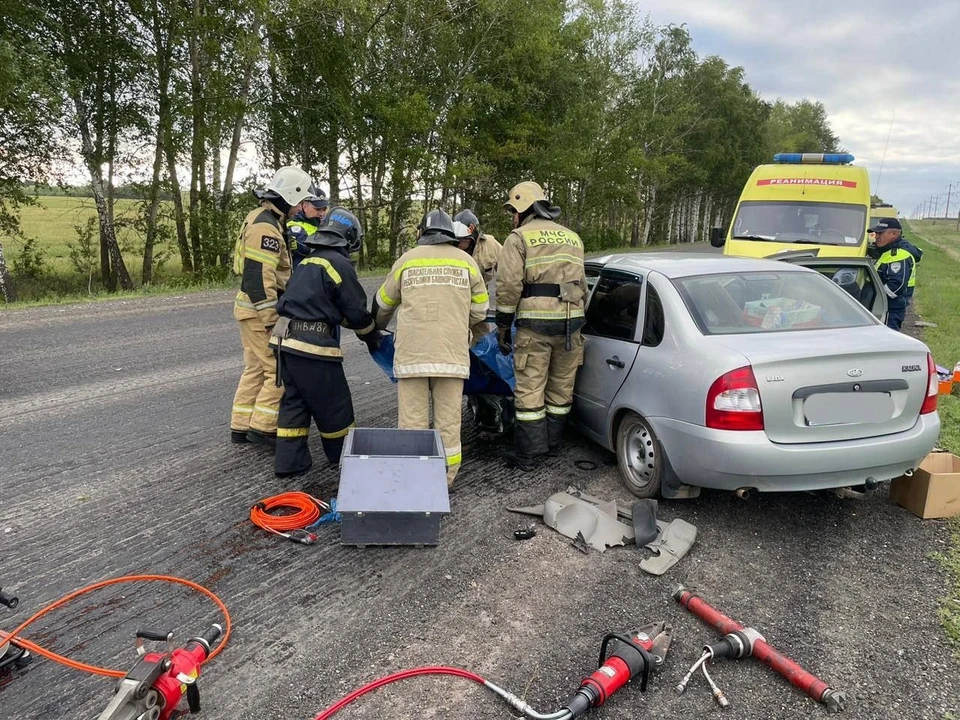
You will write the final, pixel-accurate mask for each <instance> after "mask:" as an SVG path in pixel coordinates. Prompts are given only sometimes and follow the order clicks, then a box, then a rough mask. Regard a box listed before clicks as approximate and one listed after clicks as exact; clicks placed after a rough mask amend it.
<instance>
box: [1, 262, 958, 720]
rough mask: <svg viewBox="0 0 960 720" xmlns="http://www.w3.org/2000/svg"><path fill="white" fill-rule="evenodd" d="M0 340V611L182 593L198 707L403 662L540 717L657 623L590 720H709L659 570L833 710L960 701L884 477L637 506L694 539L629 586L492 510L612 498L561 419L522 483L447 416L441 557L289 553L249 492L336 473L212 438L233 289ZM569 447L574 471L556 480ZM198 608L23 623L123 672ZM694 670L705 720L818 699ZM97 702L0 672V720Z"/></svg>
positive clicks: (440, 693) (371, 699)
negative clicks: (288, 471) (736, 626)
mask: <svg viewBox="0 0 960 720" xmlns="http://www.w3.org/2000/svg"><path fill="white" fill-rule="evenodd" d="M375 284H376V283H375V281H366V285H367V287H368V290H370V289H372V288H374V287H375ZM0 348H2V352H0V417H2V418H3V424H2V431H0V433H2V434H0V478H2V479H0V585H2V586H3V588H4V589H5V590H7V591H13V592H14V593H16V594H18V595H19V596H20V599H21V604H20V607H19V608H18V609H17V610H16V611H13V612H11V611H6V610H3V609H2V608H0V611H2V613H0V620H2V625H3V626H4V627H6V628H8V629H9V628H11V627H12V626H13V625H16V624H17V623H18V622H19V621H21V620H23V619H25V618H26V617H27V616H28V615H29V614H30V613H31V612H33V611H34V610H36V609H39V608H40V607H42V606H44V605H45V604H47V603H49V602H51V601H53V600H55V599H57V598H59V597H60V596H61V595H63V594H65V593H66V592H68V591H70V590H73V589H75V588H78V587H80V586H83V585H86V584H88V583H91V582H94V581H98V580H102V579H105V578H109V577H114V576H119V575H125V574H130V573H158V574H173V575H178V576H182V577H184V578H188V579H190V580H194V581H197V582H200V583H202V584H204V585H206V586H207V587H209V588H210V589H211V590H213V591H214V592H216V593H217V594H218V595H219V596H220V597H221V598H223V600H224V601H225V602H226V604H227V606H228V607H229V608H230V611H231V613H232V615H233V622H234V632H233V636H232V637H231V639H230V642H229V644H228V646H227V647H226V649H225V651H224V652H223V654H222V655H221V656H220V657H218V658H217V659H216V660H214V661H213V662H212V663H211V664H209V665H208V666H207V667H206V668H205V672H204V675H203V677H202V679H201V688H202V694H203V707H204V713H203V715H202V717H205V718H208V719H209V720H215V719H218V718H223V719H227V718H230V719H231V720H245V719H250V720H253V719H254V718H256V719H257V720H263V719H265V718H266V719H276V720H300V719H303V720H309V719H310V718H313V717H314V716H315V715H316V714H317V713H318V712H319V711H320V710H322V709H324V708H325V707H327V706H328V705H330V704H331V703H333V702H334V701H335V700H336V699H338V698H339V697H340V696H342V695H343V694H345V693H347V692H348V691H350V690H351V689H352V688H354V687H355V686H358V685H360V684H361V683H364V682H366V681H369V680H372V679H374V678H376V677H378V676H380V675H382V674H385V673H389V672H393V671H396V670H399V669H403V668H408V667H413V666H418V665H427V664H447V665H455V666H460V667H465V668H468V669H472V670H474V671H476V672H478V673H480V674H481V675H484V676H485V677H487V678H489V679H490V680H491V681H493V682H496V683H497V684H499V685H501V686H503V687H506V688H508V689H511V690H513V691H514V692H516V693H517V694H520V695H523V696H525V697H526V698H527V699H528V701H529V702H531V703H532V704H533V705H534V706H536V707H538V708H539V709H542V710H543V711H552V710H554V709H556V708H557V707H559V706H560V705H561V704H562V703H564V702H565V701H567V700H568V699H569V697H570V695H571V694H572V693H573V691H574V690H575V689H576V688H577V687H578V685H579V682H580V680H581V678H582V677H584V676H585V675H587V674H589V673H590V672H592V671H593V669H595V663H596V659H597V658H596V656H597V651H598V648H599V643H600V640H601V638H602V637H603V635H604V634H605V633H607V632H608V631H629V630H630V629H631V628H634V627H637V626H639V625H642V624H644V623H646V622H648V621H652V620H661V619H663V620H667V621H669V622H671V623H673V625H674V629H675V640H674V644H673V646H672V648H671V650H670V653H669V655H668V657H667V662H666V665H665V667H664V668H662V670H660V671H659V672H658V673H657V674H656V675H655V676H654V677H653V678H652V680H651V682H650V686H649V689H648V691H647V692H646V693H641V692H640V690H639V688H638V687H628V688H626V689H624V690H622V691H621V692H620V693H619V694H617V695H616V696H614V697H613V698H612V699H611V700H610V702H609V703H608V705H607V706H606V707H604V708H602V709H600V710H598V711H595V712H594V713H593V714H592V716H594V717H599V718H626V717H635V716H650V717H660V718H680V717H694V716H713V717H720V716H721V711H720V709H719V708H718V707H717V706H716V705H715V704H714V701H713V699H712V697H711V695H710V693H709V691H708V690H707V688H706V686H705V683H704V682H703V679H702V677H698V678H697V679H696V680H695V681H694V682H693V683H692V684H691V687H690V688H689V689H688V690H687V693H686V694H685V695H683V696H680V697H678V696H677V695H675V694H674V692H673V686H674V685H675V684H676V683H677V682H678V680H679V679H680V677H681V676H682V675H683V673H684V672H685V670H686V667H687V666H689V664H690V663H691V662H693V660H694V659H695V658H696V657H697V656H698V654H699V650H700V648H701V646H702V645H703V644H704V643H707V642H711V641H713V640H714V639H715V638H716V636H715V634H714V632H713V631H712V630H710V629H709V628H707V627H706V626H705V625H703V624H702V623H700V621H698V620H697V619H695V618H693V617H692V616H689V615H687V614H686V612H685V611H684V610H682V609H681V608H680V607H679V606H678V605H677V604H676V603H675V602H674V601H673V600H672V599H671V598H670V595H671V591H672V590H673V588H674V586H675V585H676V584H677V583H679V582H683V583H685V584H686V585H688V586H692V587H695V588H696V589H697V590H698V591H699V592H700V593H701V594H702V595H703V596H704V597H705V598H706V599H708V600H709V601H711V602H713V603H714V604H715V605H716V606H717V607H719V608H720V609H721V610H723V611H725V612H726V613H727V614H729V615H731V616H733V617H735V618H737V619H740V620H742V621H745V622H747V623H748V624H752V625H754V626H755V627H757V628H758V629H760V630H761V632H763V634H764V635H765V636H766V638H767V639H768V640H769V641H770V642H771V643H772V644H774V645H775V646H777V647H778V648H780V649H781V650H782V651H784V652H785V653H787V654H788V655H790V656H792V657H793V658H795V659H796V660H797V661H799V662H800V663H801V664H803V665H804V666H805V667H806V668H808V669H809V670H811V671H812V672H814V673H816V674H818V675H820V676H821V677H822V678H824V679H825V680H826V681H827V682H828V683H830V684H831V685H832V686H833V687H835V688H838V689H842V690H846V691H847V692H848V693H849V698H850V700H849V707H848V710H847V712H846V713H845V715H846V716H847V717H851V718H901V717H910V718H930V719H937V720H940V719H942V718H944V717H948V716H949V715H947V714H948V713H953V714H957V713H960V665H958V664H957V662H956V660H955V659H954V658H953V657H952V656H951V652H950V649H949V647H948V646H947V643H946V641H945V638H944V635H943V632H942V631H941V628H940V626H939V624H938V622H937V617H936V613H937V607H938V603H939V598H941V597H943V596H944V595H945V580H944V578H943V577H942V576H941V574H940V573H939V571H938V570H937V567H936V563H935V562H934V561H933V560H932V559H930V557H929V554H930V553H931V552H935V551H937V550H942V549H944V548H945V547H946V543H947V539H948V532H947V529H946V527H945V526H944V524H942V523H939V522H935V521H926V522H925V521H921V520H919V519H917V518H915V517H914V516H912V515H910V514H908V513H907V512H906V511H904V510H902V509H900V508H898V507H896V506H894V505H891V504H889V503H888V501H887V498H886V488H885V487H884V488H882V489H881V490H880V491H878V492H877V493H876V494H875V495H873V496H872V497H870V498H868V499H866V500H843V499H840V498H838V497H836V496H834V495H832V494H817V495H813V494H797V495H765V496H759V497H755V498H753V499H750V500H748V501H740V500H737V499H736V498H735V497H733V496H732V495H729V494H720V493H715V492H704V493H703V494H702V496H701V497H700V498H699V499H698V500H695V501H685V502H662V503H661V507H660V516H661V517H662V518H665V519H673V518H675V517H681V518H684V519H685V520H687V521H689V522H692V523H694V524H695V525H696V526H697V527H698V528H699V531H700V535H699V538H698V540H697V543H696V545H695V546H694V548H693V550H692V551H691V553H690V555H688V556H687V557H686V558H685V559H684V560H683V561H682V562H681V563H680V564H679V565H678V566H677V567H675V568H674V569H673V570H672V571H670V572H669V573H668V574H667V575H665V576H663V577H661V578H654V577H651V576H647V575H645V574H644V573H642V572H641V571H640V569H639V561H640V559H641V552H640V551H638V550H637V549H636V548H634V547H622V548H614V549H610V550H608V551H607V552H605V553H603V554H602V555H601V554H597V553H592V554H589V555H587V554H583V553H581V552H579V551H578V550H577V549H575V548H573V547H572V546H571V545H570V544H569V543H568V542H567V541H566V540H565V539H564V538H562V537H560V536H559V535H557V534H555V533H554V532H553V531H551V530H549V529H547V528H544V527H542V526H541V527H540V528H539V532H538V534H537V536H536V537H535V538H533V539H532V540H528V541H525V542H517V541H515V540H514V539H513V537H512V533H513V531H514V530H515V529H517V528H519V527H522V526H525V525H527V524H528V523H529V520H528V519H526V518H524V517H521V516H517V515H513V514H511V513H508V512H506V510H505V507H506V506H507V505H526V504H534V503H537V502H541V501H542V500H543V499H545V498H546V497H547V496H549V495H550V494H551V493H553V492H555V491H557V490H562V489H564V488H565V487H566V486H567V485H570V484H573V485H576V486H578V487H580V488H582V489H584V490H586V491H588V492H590V493H592V494H594V495H597V496H600V497H604V498H609V499H613V498H615V497H619V498H621V499H624V500H628V499H629V495H628V493H626V491H625V490H623V489H622V488H621V486H620V485H619V481H618V479H617V474H616V469H615V467H614V466H613V458H612V456H610V455H609V454H607V453H605V452H604V451H602V450H600V449H599V448H598V447H596V446H594V445H592V444H591V443H589V442H588V441H585V440H583V439H580V438H578V437H577V436H575V435H573V434H571V435H570V437H569V439H568V443H567V445H566V448H565V450H564V452H563V454H562V456H561V457H558V458H555V459H552V460H550V461H549V462H548V464H546V465H545V466H544V467H543V468H542V469H541V470H540V471H539V472H537V473H536V474H533V475H522V474H518V473H515V472H512V471H510V470H507V469H506V468H505V467H504V466H503V465H502V464H501V460H500V448H501V445H500V444H498V442H496V441H492V440H490V439H485V438H481V437H479V436H478V435H477V434H475V433H473V432H472V430H471V429H469V428H467V430H466V432H465V436H464V468H463V471H462V472H461V475H460V478H459V480H458V487H457V489H456V492H455V493H454V495H453V496H452V504H453V511H452V514H451V515H450V516H449V517H448V518H446V519H445V521H444V523H443V528H442V533H441V543H440V546H439V547H437V548H433V549H429V548H428V549H415V548H401V549H382V548H366V549H357V548H352V547H343V546H341V545H340V544H339V542H338V531H337V529H336V528H335V527H327V528H325V529H324V530H323V531H322V532H321V540H320V542H319V543H318V544H317V545H315V546H311V547H304V546H299V545H294V544H293V543H289V542H287V541H285V540H282V539H278V538H274V537H272V536H268V535H267V534H265V533H263V532H261V531H260V530H258V529H256V528H254V527H253V526H252V525H251V524H250V523H249V521H248V520H247V515H248V512H249V509H250V506H251V505H252V504H253V503H255V502H256V501H257V500H258V499H260V498H263V497H265V496H268V495H273V494H275V493H277V492H280V491H284V490H296V489H303V490H307V491H309V492H312V493H314V494H317V495H319V496H322V497H325V498H328V497H330V496H332V495H335V494H336V490H337V477H336V476H335V475H334V473H333V472H332V471H331V470H329V469H325V468H324V466H323V463H322V462H318V466H317V469H316V470H314V471H313V472H312V473H311V474H310V475H308V476H307V477H306V478H305V479H301V480H297V481H294V482H283V481H280V480H277V479H276V478H274V476H273V471H272V462H271V457H270V456H268V455H267V454H266V453H265V452H263V451H261V450H260V449H258V448H256V447H250V446H235V445H231V444H230V443H229V432H228V424H229V415H230V404H231V400H232V395H233V391H234V388H235V385H236V381H237V378H238V375H239V371H240V365H241V364H240V347H239V341H238V333H237V331H236V327H235V324H234V322H233V320H232V317H231V293H222V292H216V293H199V294H191V295H185V296H179V297H166V298H149V299H138V300H130V301H118V302H110V303H99V304H91V305H74V306H64V307H51V308H41V309H34V310H23V311H4V312H2V313H0ZM345 350H346V353H347V357H348V359H347V374H348V377H349V380H350V383H351V387H352V390H353V395H354V401H355V404H356V412H357V418H358V421H359V423H360V424H361V425H364V426H391V425H393V424H394V423H395V421H396V397H395V389H394V387H393V386H392V385H391V384H390V383H389V382H388V381H387V380H386V379H385V378H384V377H383V375H382V373H381V372H380V371H379V370H378V369H377V367H376V366H375V365H374V364H373V363H372V362H371V360H370V359H369V357H368V356H366V353H365V351H364V348H363V346H362V345H361V344H359V343H358V342H357V341H356V340H355V339H353V340H347V342H346V347H345ZM311 442H312V444H313V446H314V456H315V458H320V457H322V453H321V452H320V450H319V446H318V442H317V438H316V437H314V438H313V439H312V441H311ZM580 459H584V460H591V461H593V462H594V463H596V465H597V469H595V470H592V471H584V470H579V469H577V468H576V467H575V465H574V462H575V461H576V460H580ZM217 619H218V617H217V613H216V611H215V609H214V608H213V607H212V606H211V605H210V604H209V602H208V601H207V600H205V599H203V598H200V597H197V596H193V595H191V594H190V593H189V592H188V591H186V590H185V589H182V588H179V587H173V586H171V587H167V586H157V585H154V584H150V585H147V584H138V585H133V586H125V587H116V588H112V589H106V590H102V591H98V592H97V593H95V594H93V595H89V596H87V597H85V598H83V599H81V600H79V601H77V602H75V603H73V604H71V605H69V606H67V607H64V608H62V609H61V610H58V611H57V612H56V613H55V614H53V615H51V616H49V617H48V618H46V619H45V620H43V621H42V622H41V623H39V624H38V625H37V626H34V627H33V628H31V629H30V630H28V631H27V632H26V633H25V636H26V637H29V638H31V639H33V640H35V641H37V642H41V643H42V644H45V645H46V646H48V647H49V648H51V649H54V650H56V651H58V652H61V653H64V654H66V655H68V656H71V657H74V658H77V659H81V660H84V661H87V662H92V663H96V664H100V665H105V666H107V667H111V668H115V669H124V670H125V669H127V668H128V667H129V666H131V665H132V664H133V662H134V660H135V654H134V650H133V633H134V631H135V629H136V628H137V627H139V626H149V627H156V628H161V629H168V628H172V629H175V630H177V631H178V633H179V637H180V639H186V638H187V637H189V636H190V635H191V634H195V633H197V632H199V631H200V630H202V629H203V628H205V627H206V626H207V625H208V624H209V623H211V622H214V621H216V620H217ZM714 676H715V677H716V679H717V680H718V682H719V683H720V684H721V686H722V687H723V688H724V690H725V692H726V693H727V696H728V697H729V698H730V701H731V703H732V706H731V708H730V709H729V710H727V711H724V712H723V714H724V715H725V716H727V717H733V718H749V719H755V720H761V719H764V720H765V719H768V718H806V717H810V718H815V717H820V716H822V715H823V714H824V712H825V711H824V709H823V708H822V707H821V706H819V705H817V704H816V703H814V702H813V701H811V700H808V699H807V698H806V697H805V696H803V695H802V694H801V693H799V692H797V691H796V690H794V689H793V688H791V687H790V685H789V684H788V683H787V682H786V681H784V680H783V679H782V678H780V677H778V676H776V675H774V674H773V673H772V672H770V671H769V670H767V669H766V668H764V667H762V666H760V665H759V664H757V663H756V662H755V661H746V662H744V661H741V662H739V663H738V664H733V663H727V664H725V665H722V666H718V667H716V669H715V672H714ZM112 693H113V682H112V681H110V680H107V679H104V678H97V677H91V676H86V675H83V674H81V673H78V672H76V671H73V670H69V669H66V668H62V667H60V666H57V665H55V664H53V663H51V662H48V661H46V660H43V659H38V660H36V661H35V662H34V664H33V665H32V666H30V667H28V668H27V669H25V670H23V671H20V672H18V673H17V674H14V675H11V674H7V675H5V676H2V677H0V718H3V719H4V720H6V719H7V718H10V719H11V720H13V719H17V720H61V719H67V718H78V719H81V720H92V719H93V718H96V717H97V716H98V714H99V713H100V711H101V710H102V709H103V707H105V706H106V704H107V702H108V701H109V699H110V697H111V695H112ZM513 716H515V713H513V712H512V711H511V710H510V709H509V708H508V707H507V706H505V705H504V704H502V702H501V701H500V700H499V699H497V698H495V697H493V696H492V695H491V694H490V693H489V692H488V691H486V690H484V689H482V688H479V687H477V686H474V685H471V684H470V683H468V682H466V681H463V680H457V679H452V678H446V679H436V680H434V679H422V680H410V681H406V683H405V684H400V685H395V686H392V687H390V688H386V689H383V690H380V691H378V692H377V693H376V694H374V695H370V696H367V697H366V698H364V699H362V700H361V701H359V702H358V703H357V704H355V705H353V706H351V707H350V708H348V709H347V710H345V711H343V713H342V714H341V715H340V717H343V718H412V717H419V718H446V717H450V718H453V717H456V718H460V719H464V720H470V719H474V718H477V719H479V718H485V719H486V718H509V717H513Z"/></svg>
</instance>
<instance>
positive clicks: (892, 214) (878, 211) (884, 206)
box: [867, 203, 900, 238]
mask: <svg viewBox="0 0 960 720" xmlns="http://www.w3.org/2000/svg"><path fill="white" fill-rule="evenodd" d="M883 218H897V219H898V220H899V219H900V211H899V210H897V209H896V208H895V207H894V206H893V205H890V204H889V203H878V204H876V205H871V206H870V222H869V223H868V225H867V227H876V226H877V223H878V222H880V221H881V220H883ZM870 237H871V238H872V237H873V233H870Z"/></svg>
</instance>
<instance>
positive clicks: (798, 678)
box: [674, 590, 830, 702]
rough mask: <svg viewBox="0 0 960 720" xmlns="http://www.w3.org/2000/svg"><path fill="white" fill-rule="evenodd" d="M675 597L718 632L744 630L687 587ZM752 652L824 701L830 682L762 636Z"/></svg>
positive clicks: (804, 690) (796, 684)
mask: <svg viewBox="0 0 960 720" xmlns="http://www.w3.org/2000/svg"><path fill="white" fill-rule="evenodd" d="M674 597H675V598H676V599H677V600H678V601H679V602H680V604H681V605H683V606H684V607H685V608H686V609H687V610H689V611H690V612H692V613H693V614H694V615H696V616H697V617H698V618H700V619H701V620H703V621H704V622H705V623H707V624H708V625H712V626H713V627H714V628H716V629H717V631H719V632H720V633H722V634H724V635H727V634H729V633H732V632H734V631H736V630H743V629H744V627H743V625H741V624H740V623H738V622H737V621H735V620H731V619H730V618H728V617H727V616H726V615H724V614H723V613H721V612H720V611H719V610H717V609H716V608H714V607H712V606H710V605H709V604H708V603H706V602H705V601H704V600H703V599H702V598H699V597H697V596H696V595H694V594H693V593H692V592H690V591H689V590H683V591H680V592H678V593H677V594H676V595H674ZM753 656H754V657H755V658H757V660H759V661H760V662H762V663H763V664H764V665H766V666H767V667H769V668H772V669H773V670H776V671H777V672H778V673H780V674H781V675H783V676H784V677H785V678H786V679H787V680H789V681H790V684H791V685H793V686H794V687H796V688H799V689H801V690H803V692H805V693H806V694H807V695H809V696H810V697H811V698H813V699H814V700H816V701H817V702H825V701H826V697H827V695H828V694H829V691H830V686H829V685H827V684H826V683H825V682H824V681H823V680H821V679H820V678H818V677H817V676H816V675H812V674H811V673H809V672H807V671H806V670H804V669H803V668H802V667H800V666H799V665H798V664H797V663H795V662H794V661H793V660H791V659H790V658H788V657H787V656H786V655H783V654H782V653H780V652H777V650H776V649H774V648H773V647H772V646H771V645H770V644H769V643H766V642H764V641H763V640H756V641H754V643H753Z"/></svg>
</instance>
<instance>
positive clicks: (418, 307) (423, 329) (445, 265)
mask: <svg viewBox="0 0 960 720" xmlns="http://www.w3.org/2000/svg"><path fill="white" fill-rule="evenodd" d="M419 230H420V237H419V239H418V240H417V243H418V245H417V247H415V248H413V249H412V250H408V251H407V252H405V253H404V254H403V255H402V256H401V257H400V259H399V260H397V262H396V263H395V264H394V266H393V267H392V268H391V270H390V274H389V275H387V279H386V281H385V282H384V283H383V285H382V286H381V287H380V290H379V292H378V293H377V296H376V297H375V298H374V309H375V311H376V318H377V327H378V328H381V329H382V328H385V327H386V326H387V325H388V324H389V322H390V319H391V318H392V317H393V314H394V312H396V314H397V336H396V353H395V355H394V361H393V373H394V375H395V376H396V378H397V398H398V405H399V423H398V425H399V427H401V428H410V429H427V428H429V427H430V401H431V399H432V401H433V415H434V418H433V419H434V427H436V428H437V429H438V430H439V431H440V436H441V438H442V439H443V447H444V453H445V455H446V460H447V484H448V485H449V486H452V485H453V481H454V478H455V477H456V476H457V471H458V470H459V469H460V464H461V461H462V452H461V447H460V420H461V405H462V399H463V381H464V380H465V379H466V378H468V377H469V376H470V328H471V327H472V326H473V325H476V324H477V323H478V322H480V321H481V320H483V319H484V318H485V317H486V316H487V307H488V305H489V297H488V295H487V289H486V287H485V286H484V283H483V277H482V276H481V274H480V268H479V267H478V266H477V263H476V261H475V260H474V259H473V258H472V257H470V256H469V255H468V254H467V253H465V252H464V251H463V250H460V249H459V248H458V247H457V245H458V242H457V238H456V234H455V232H454V226H453V221H452V220H451V219H450V216H449V215H447V213H445V212H444V211H443V210H434V211H433V212H431V213H428V214H427V215H426V216H425V217H424V218H423V220H422V221H421V223H420V228H419Z"/></svg>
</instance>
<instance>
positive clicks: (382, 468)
mask: <svg viewBox="0 0 960 720" xmlns="http://www.w3.org/2000/svg"><path fill="white" fill-rule="evenodd" d="M337 510H338V511H339V512H340V514H341V515H342V522H341V525H340V542H341V543H342V544H344V545H359V546H364V545H418V546H419V545H437V544H438V543H439V542H440V519H441V517H442V516H444V515H447V514H449V512H450V497H449V494H448V492H447V470H446V460H445V458H444V452H443V441H442V440H441V439H440V433H439V432H438V431H436V430H396V429H391V428H356V429H354V430H351V431H350V434H349V435H348V436H347V440H346V442H345V444H344V447H343V457H342V459H341V461H340V490H339V492H338V495H337Z"/></svg>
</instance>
